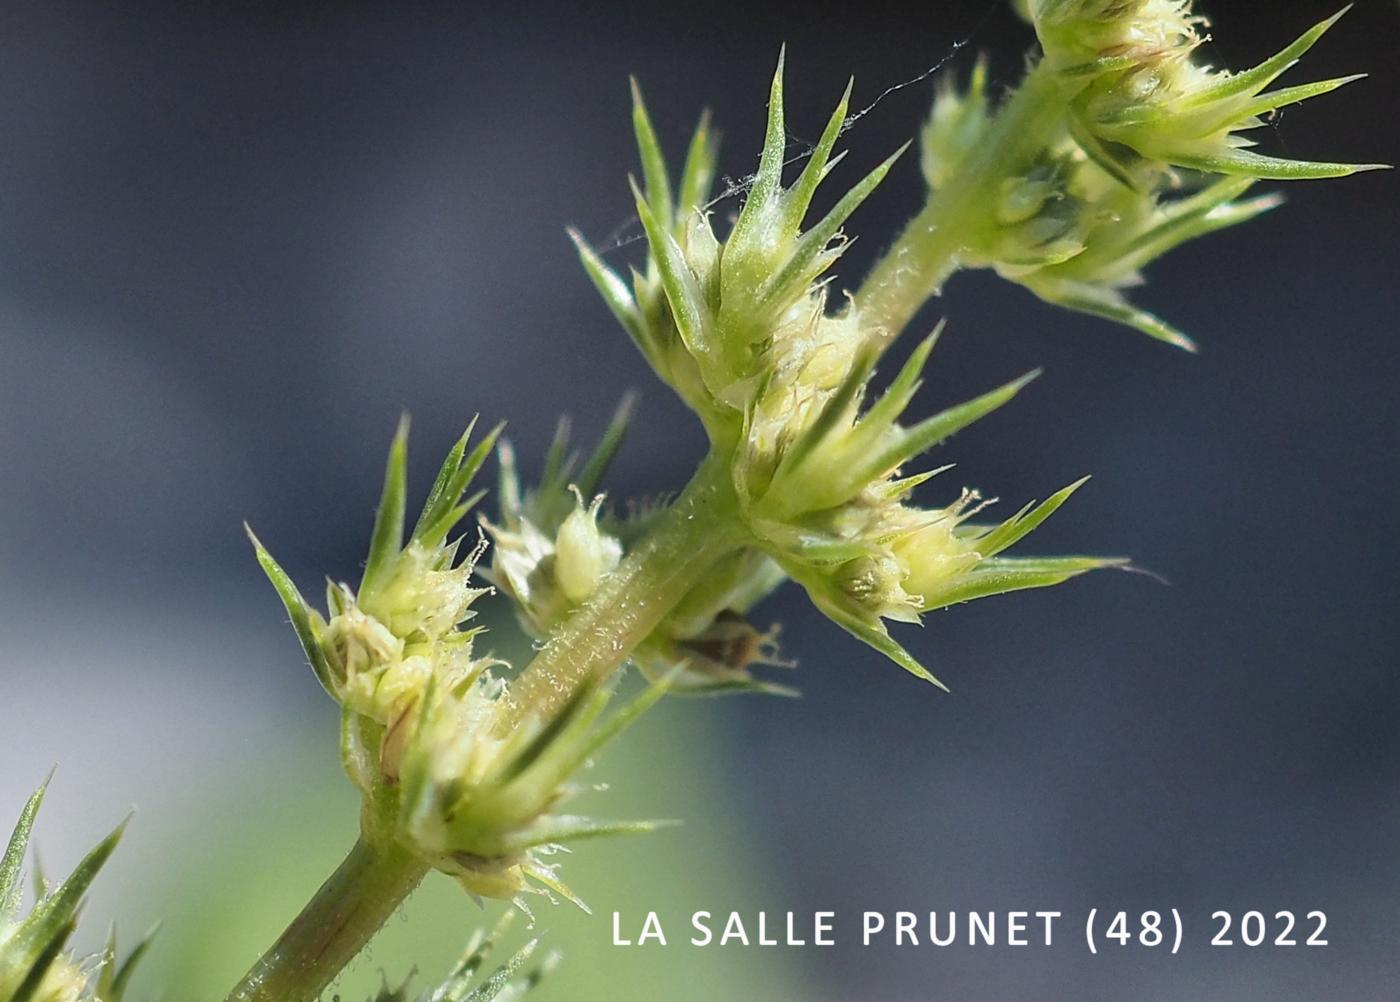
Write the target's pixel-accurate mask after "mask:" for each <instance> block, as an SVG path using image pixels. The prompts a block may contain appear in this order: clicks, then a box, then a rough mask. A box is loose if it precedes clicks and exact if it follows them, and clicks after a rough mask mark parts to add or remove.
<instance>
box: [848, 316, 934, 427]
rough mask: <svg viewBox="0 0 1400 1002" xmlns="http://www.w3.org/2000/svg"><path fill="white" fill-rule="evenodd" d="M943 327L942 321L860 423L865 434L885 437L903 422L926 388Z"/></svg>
mask: <svg viewBox="0 0 1400 1002" xmlns="http://www.w3.org/2000/svg"><path fill="white" fill-rule="evenodd" d="M943 327H944V321H942V320H940V321H939V322H938V326H937V327H935V328H934V329H933V333H932V334H930V335H929V336H928V337H926V338H924V339H923V340H922V341H920V342H919V346H918V347H917V348H915V349H914V350H913V351H912V352H911V353H910V355H909V359H908V361H906V362H905V363H904V366H903V367H902V368H901V369H900V370H899V375H897V376H895V377H894V379H893V380H892V381H891V382H890V385H889V386H888V387H886V389H885V392H884V393H882V394H881V395H880V399H879V400H877V401H875V403H874V404H873V405H872V406H871V408H870V409H869V410H868V411H866V412H865V413H864V414H862V415H861V419H860V423H861V427H862V431H863V433H864V434H867V435H874V436H881V435H883V434H884V432H885V429H886V428H888V427H890V426H891V425H893V424H894V423H895V422H896V421H898V420H899V416H900V415H901V414H903V413H904V409H905V408H906V407H908V406H909V402H910V401H911V400H913V399H914V394H915V393H917V392H918V391H919V387H920V386H921V385H922V384H923V379H922V376H923V371H924V366H926V365H927V364H928V359H929V355H930V354H932V352H933V347H934V345H936V344H937V343H938V338H939V336H940V335H941V334H942V333H943Z"/></svg>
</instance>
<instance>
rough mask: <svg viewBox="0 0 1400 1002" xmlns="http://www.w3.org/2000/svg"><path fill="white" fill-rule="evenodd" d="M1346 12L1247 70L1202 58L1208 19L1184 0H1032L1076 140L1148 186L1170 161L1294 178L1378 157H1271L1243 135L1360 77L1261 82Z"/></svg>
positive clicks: (1339, 172)
mask: <svg viewBox="0 0 1400 1002" xmlns="http://www.w3.org/2000/svg"><path fill="white" fill-rule="evenodd" d="M1343 13H1345V10H1343V11H1342V12H1340V13H1338V14H1336V15H1334V16H1333V17H1330V18H1328V19H1327V20H1325V21H1323V22H1321V23H1319V24H1317V25H1315V26H1314V27H1313V28H1311V29H1310V30H1308V31H1307V32H1305V33H1304V34H1303V35H1302V36H1301V37H1299V38H1298V39H1297V41H1295V42H1294V43H1293V44H1292V45H1289V46H1288V47H1286V48H1285V49H1283V50H1282V51H1281V52H1279V53H1278V54H1277V55H1275V56H1273V57H1272V58H1270V59H1267V60H1265V61H1264V62H1262V63H1260V64H1259V65H1258V66H1256V67H1254V68H1253V69H1251V70H1248V71H1246V72H1243V73H1230V72H1228V71H1225V70H1215V69H1212V68H1210V67H1207V66H1205V65H1203V64H1201V63H1199V62H1197V60H1196V57H1197V50H1198V46H1199V45H1200V43H1201V42H1202V41H1203V40H1204V39H1203V36H1201V34H1200V28H1201V27H1202V26H1203V25H1204V23H1205V22H1204V19H1202V18H1200V17H1197V16H1195V15H1193V14H1192V12H1191V4H1190V3H1189V2H1186V0H1033V2H1032V3H1031V4H1030V16H1031V20H1032V22H1033V23H1034V25H1035V28H1036V32H1037V34H1038V36H1039V38H1040V42H1041V46H1042V48H1043V49H1044V51H1045V58H1046V60H1047V62H1048V63H1049V64H1050V65H1051V66H1052V67H1054V68H1055V69H1057V70H1059V71H1061V74H1062V79H1063V81H1064V84H1065V87H1066V91H1067V93H1068V94H1069V95H1072V99H1071V119H1070V124H1071V129H1072V131H1073V133H1074V136H1075V138H1076V140H1077V141H1078V142H1079V143H1080V144H1081V145H1082V146H1083V147H1084V149H1085V151H1086V152H1087V153H1089V155H1090V156H1092V157H1093V158H1094V159H1095V160H1097V161H1098V162H1099V163H1100V164H1101V165H1102V166H1103V167H1104V168H1105V169H1107V170H1109V171H1110V172H1112V173H1113V174H1114V175H1115V176H1117V177H1119V178H1120V179H1121V180H1123V181H1124V182H1125V183H1128V184H1130V185H1135V186H1138V187H1142V188H1151V187H1153V186H1155V185H1157V184H1159V183H1161V179H1162V178H1163V177H1164V176H1166V175H1167V172H1168V171H1169V169H1170V168H1172V167H1184V168H1189V169H1191V170H1198V171H1204V172H1207V173H1211V174H1229V175H1237V176H1242V177H1253V178H1276V179H1283V180H1292V179H1300V178H1320V177H1343V176H1345V175H1348V174H1353V173H1355V172H1357V171H1360V170H1370V169H1375V168H1377V167H1379V166H1380V165H1377V164H1339V163H1326V162H1322V161H1307V160H1288V159H1282V158H1278V157H1270V156H1264V155H1262V154H1259V153H1256V152H1254V151H1253V150H1251V149H1250V147H1251V146H1253V145H1254V144H1253V143H1252V142H1251V141H1250V140H1248V139H1246V138H1245V137H1243V136H1242V135H1240V133H1242V132H1247V131H1248V130H1250V129H1256V128H1258V127H1260V126H1262V125H1263V124H1264V122H1265V117H1266V116H1268V115H1270V114H1272V113H1274V112H1276V111H1277V110H1278V109H1280V108H1283V107H1286V106H1288V105H1291V104H1297V103H1298V102H1300V101H1305V100H1307V99H1308V98H1311V97H1316V96H1318V95H1321V94H1326V93H1328V92H1329V91H1333V90H1336V89H1337V88H1338V87H1341V86H1343V85H1344V84H1348V83H1351V82H1352V81H1354V80H1358V79H1361V77H1362V76H1364V74H1360V75H1353V76H1346V77H1337V78H1335V79H1331V80H1321V81H1317V82H1315V83H1309V84H1301V85H1298V86H1293V87H1284V88H1280V89H1277V90H1272V91H1266V90H1265V88H1267V87H1268V86H1269V85H1270V84H1272V83H1273V82H1274V81H1275V80H1276V79H1277V78H1278V77H1279V76H1281V75H1282V74H1283V73H1284V72H1285V71H1286V70H1288V69H1289V68H1290V67H1291V66H1293V64H1294V63H1296V62H1297V61H1298V60H1299V58H1300V57H1301V56H1302V55H1303V54H1304V53H1305V52H1307V51H1308V49H1310V48H1312V46H1313V45H1314V44H1316V42H1317V41H1318V39H1320V38H1321V37H1322V36H1323V35H1324V34H1325V33H1326V32H1327V30H1328V29H1329V28H1331V27H1332V25H1333V24H1335V23H1336V22H1337V20H1338V18H1340V17H1341V16H1342V14H1343Z"/></svg>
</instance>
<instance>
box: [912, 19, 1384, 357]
mask: <svg viewBox="0 0 1400 1002" xmlns="http://www.w3.org/2000/svg"><path fill="white" fill-rule="evenodd" d="M1023 8H1024V10H1025V12H1026V13H1027V15H1028V17H1029V18H1030V19H1031V20H1032V22H1033V24H1034V25H1035V28H1036V31H1037V33H1038V35H1039V37H1040V41H1041V44H1042V47H1043V49H1044V61H1043V67H1044V68H1045V69H1048V70H1049V71H1050V72H1051V73H1052V75H1053V78H1054V87H1055V91H1056V92H1057V93H1056V98H1057V99H1060V100H1062V101H1063V105H1064V113H1063V122H1062V123H1060V124H1059V125H1057V126H1056V127H1054V128H1053V129H1051V130H1050V132H1049V138H1048V139H1047V140H1046V141H1045V142H1044V144H1043V145H1040V146H1038V147H1036V148H1033V149H1030V150H1026V151H1024V152H1023V154H1022V156H1021V158H1020V160H1019V161H1018V162H1014V163H1009V164H1007V165H1005V166H1006V170H1005V174H1004V176H1003V177H1002V178H1001V179H1000V180H999V181H998V182H997V187H996V188H995V189H994V190H992V191H990V192H987V193H986V194H987V198H986V210H985V211H984V212H982V213H981V214H980V215H979V217H978V218H977V219H976V220H975V221H974V223H973V224H972V225H970V226H969V227H968V232H967V234H966V238H967V242H966V246H965V249H964V255H963V258H962V263H963V264H964V265H965V266H968V267H992V268H995V269H996V270H997V271H998V273H1000V274H1001V275H1002V276H1003V277H1005V278H1007V279H1009V280H1011V281H1014V282H1017V283H1019V284H1021V285H1022V286H1024V287H1025V288H1027V289H1028V290H1030V291H1031V292H1033V293H1035V294H1036V295H1037V296H1039V297H1040V298H1042V299H1044V300H1046V301H1047V302H1051V303H1054V304H1056V305H1059V306H1064V307H1068V308H1070V309H1074V310H1078V311H1081V312H1085V313H1090V314H1094V315H1097V316H1101V317H1104V318H1106V319H1109V320H1113V321H1116V322H1118V323H1122V324H1125V325H1127V326H1129V327H1133V328H1136V329H1137V330H1140V331H1142V332H1144V333H1147V334H1149V335H1151V336H1153V337H1156V338H1159V339H1161V340H1164V341H1167V342H1169V343H1172V344H1175V345H1177V346H1179V347H1183V348H1187V349H1191V348H1193V345H1192V343H1191V341H1190V339H1189V338H1187V337H1186V336H1185V335H1184V334H1183V333H1182V332H1181V331H1179V330H1177V329H1176V328H1175V327H1173V326H1172V325H1171V324H1169V323H1167V322H1166V321H1164V320H1162V319H1161V318H1160V317H1157V316H1155V315H1153V314H1151V313H1148V312H1147V311H1145V310H1142V309H1140V308H1138V307H1136V306H1134V305H1133V304H1132V303H1131V302H1129V300H1128V299H1127V298H1126V296H1125V294H1124V292H1125V290H1127V289H1129V288H1131V287H1133V286H1135V285H1137V284H1140V282H1141V281H1142V274H1141V273H1142V269H1143V267H1144V266H1146V265H1147V264H1148V263H1150V262H1151V261H1152V260H1154V259H1155V258H1157V257H1159V256H1161V255H1162V254H1164V253H1166V252H1167V251H1169V250H1171V249H1173V248H1175V247H1177V246H1178V245H1180V244H1182V243H1184V242H1186V241H1189V240H1193V239H1195V238H1197V237H1200V236H1204V235H1205V234H1208V233H1212V232H1214V231H1216V230H1220V229H1224V228H1226V227H1229V226H1234V225H1236V224H1237V223H1241V222H1245V221H1247V220H1249V219H1252V218H1254V217H1255V216H1257V215H1259V214H1260V213H1261V212H1264V211H1267V210H1268V209H1271V208H1273V207H1274V206H1276V205H1278V204H1279V202H1280V199H1279V198H1278V196H1276V195H1266V196H1262V197H1252V198H1246V197H1244V196H1245V195H1246V193H1247V192H1248V190H1249V188H1250V187H1251V186H1252V185H1253V183H1254V182H1255V181H1256V180H1258V179H1261V178H1285V179H1287V178H1316V177H1339V176H1342V175H1346V174H1351V173H1354V172H1356V171H1359V170H1367V169H1371V168H1373V167H1375V166H1377V165H1349V164H1335V163H1322V162H1316V161H1295V160H1282V159H1277V158H1272V157H1266V156H1262V155H1260V154H1258V153H1256V152H1254V151H1252V150H1251V149H1250V148H1249V147H1250V146H1252V145H1253V144H1252V143H1251V142H1250V141H1248V140H1247V139H1245V138H1244V137H1242V136H1241V135H1239V134H1238V133H1240V132H1242V131H1245V130H1248V129H1252V128H1256V127H1258V126H1260V125H1262V124H1263V121H1264V119H1263V117H1262V116H1265V115H1267V114H1269V113H1271V112H1273V111H1275V110H1277V109H1278V108H1281V107H1283V106H1285V105H1288V104H1294V103H1297V102H1298V101H1302V100H1304V99H1306V98H1309V97H1314V96H1316V95H1319V94H1324V93H1326V92H1328V91H1331V90H1334V89H1336V88H1337V87H1340V86H1342V85H1343V84H1345V83H1349V82H1351V81H1352V80H1356V79H1359V77H1357V76H1349V77H1340V78H1337V79H1333V80H1324V81H1320V82H1317V83H1312V84H1303V85H1300V86H1296V87H1288V88H1283V89H1279V90H1274V91H1269V92H1264V89H1265V88H1266V87H1267V86H1268V85H1269V84H1271V83H1272V82H1273V81H1274V80H1275V79H1276V78H1277V77H1278V76H1279V75H1280V74H1281V73H1283V72H1284V71H1285V70H1287V69H1288V68H1289V67H1290V66H1292V65H1293V64H1294V63H1295V62H1296V61H1297V60H1298V59H1299V57H1301V56H1302V55H1303V53H1305V52H1306V51H1307V50H1308V49H1309V48H1310V47H1311V46H1312V45H1313V44H1314V43H1316V42H1317V40H1318V39H1319V38H1321V37H1322V35H1323V34H1324V33H1325V32H1326V31H1327V29H1328V28H1330V27H1331V26H1332V25H1333V24H1334V23H1335V22H1336V20H1337V17H1340V16H1341V15H1340V14H1339V15H1337V16H1336V17H1332V18H1329V19H1328V20H1326V21H1324V22H1322V23H1321V24H1318V25H1316V26H1315V27H1313V28H1312V29H1311V30H1309V31H1308V32H1306V33H1305V34H1304V35H1303V36H1302V37H1301V38H1299V39H1298V40H1297V41H1296V42H1294V43H1293V44H1292V45H1290V46H1288V47H1287V48H1285V49H1284V50H1283V51H1281V52H1280V53H1279V54H1278V55H1276V56H1274V57H1273V58H1271V59H1268V60H1266V61H1265V62H1263V63H1262V64H1260V65H1259V66H1257V67H1255V68H1254V69H1252V70H1249V71H1247V72H1244V73H1239V74H1231V73H1227V72H1224V71H1217V70H1211V69H1208V68H1206V67H1203V66H1201V65H1199V64H1198V63H1197V62H1196V61H1195V58H1194V57H1195V54H1196V51H1197V48H1198V46H1199V44H1200V42H1201V40H1202V39H1201V36H1200V34H1199V30H1200V28H1201V26H1202V25H1203V24H1204V19H1202V18H1200V17H1198V16H1195V15H1194V14H1192V12H1191V5H1190V4H1189V3H1188V2H1185V0H1032V2H1030V3H1029V4H1023ZM986 83H987V81H986V72H985V66H983V65H979V67H978V68H977V69H976V70H974V72H973V74H972V76H971V78H970V79H969V81H968V83H967V85H966V87H965V88H963V89H961V90H959V89H958V88H957V87H956V86H955V85H952V84H951V83H945V84H944V85H943V86H941V87H940V89H939V92H938V96H937V99H936V100H935V102H934V107H933V113H932V115H931V116H930V118H929V121H928V124H927V125H926V127H925V129H924V132H923V136H922V152H923V166H924V175H925V178H926V179H927V181H928V183H929V186H930V189H931V190H933V191H934V192H937V191H938V190H940V189H942V188H943V187H945V186H946V185H948V184H949V183H950V182H951V181H952V179H953V178H954V177H955V176H956V174H957V172H958V170H959V169H960V167H962V165H963V164H964V163H965V162H966V161H967V159H968V156H969V154H970V152H971V151H973V150H975V149H976V148H977V147H978V146H979V144H982V143H984V142H986V141H987V138H988V136H989V135H990V134H991V132H992V130H993V129H994V128H995V127H996V123H997V119H998V115H999V114H1000V113H1001V109H998V108H995V107H993V103H992V102H991V101H990V100H989V98H988V96H987V93H986Z"/></svg>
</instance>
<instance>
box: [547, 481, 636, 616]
mask: <svg viewBox="0 0 1400 1002" xmlns="http://www.w3.org/2000/svg"><path fill="white" fill-rule="evenodd" d="M574 493H575V494H577V495H578V506H577V507H576V508H575V509H574V510H573V511H572V512H570V513H569V517H568V518H566V519H564V524H563V525H561V526H560V527H559V532H558V533H557V534H556V535H555V537H554V578H555V580H556V581H557V582H558V583H559V587H560V589H561V590H562V591H563V592H564V595H565V596H566V597H567V598H568V599H569V601H571V602H582V601H584V600H585V599H586V598H588V596H590V595H592V594H593V591H594V589H596V588H597V587H598V582H599V581H601V580H602V579H603V576H604V575H605V574H610V573H612V571H613V570H614V569H616V567H617V563H618V561H619V560H621V559H622V544H621V543H619V542H618V541H617V540H616V539H614V538H613V537H611V536H607V535H604V534H603V533H602V532H599V531H598V510H599V508H601V507H602V504H603V495H601V494H599V495H598V496H597V497H595V498H594V499H593V503H592V504H590V505H588V506H587V507H585V506H584V503H583V495H582V494H579V493H578V488H577V487H575V488H574Z"/></svg>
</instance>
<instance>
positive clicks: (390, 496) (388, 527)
mask: <svg viewBox="0 0 1400 1002" xmlns="http://www.w3.org/2000/svg"><path fill="white" fill-rule="evenodd" d="M407 495H408V415H407V414H405V415H404V416H403V417H401V418H399V427H398V430H397V431H396V432H395V433H394V443H393V445H391V446H390V447H389V462H388V464H387V465H386V467H385V469H384V493H383V494H382V496H381V497H380V499H379V510H378V511H377V512H376V513H375V516H374V531H373V533H371V535H370V544H369V558H368V559H367V560H366V561H365V573H364V576H363V577H362V578H361V579H360V595H361V596H363V595H365V593H367V592H373V591H374V590H375V589H376V588H378V587H379V586H380V585H382V584H383V583H384V582H383V581H382V580H381V578H384V577H385V576H386V575H387V574H388V573H389V571H390V569H391V567H392V565H393V562H394V559H395V558H396V557H397V556H398V555H399V551H400V550H401V549H402V548H403V527H404V511H405V508H406V506H407Z"/></svg>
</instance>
